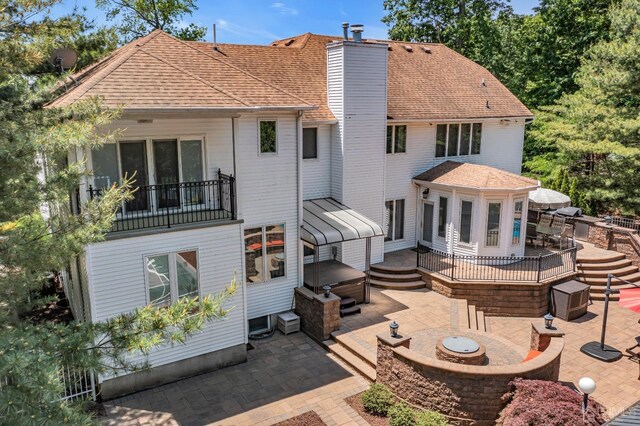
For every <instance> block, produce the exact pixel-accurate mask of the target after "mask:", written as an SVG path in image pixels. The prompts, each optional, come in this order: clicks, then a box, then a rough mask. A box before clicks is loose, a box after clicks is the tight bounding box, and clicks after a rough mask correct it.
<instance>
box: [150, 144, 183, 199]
mask: <svg viewBox="0 0 640 426" xmlns="http://www.w3.org/2000/svg"><path fill="white" fill-rule="evenodd" d="M153 166H154V169H155V178H156V197H157V200H156V201H157V203H158V207H159V208H161V209H163V208H167V207H180V188H179V185H178V182H179V181H180V165H179V163H178V141H177V140H176V139H169V140H154V141H153Z"/></svg>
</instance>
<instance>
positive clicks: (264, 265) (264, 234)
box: [242, 221, 289, 285]
mask: <svg viewBox="0 0 640 426" xmlns="http://www.w3.org/2000/svg"><path fill="white" fill-rule="evenodd" d="M278 225H284V240H283V241H284V251H283V254H284V275H283V276H281V277H276V278H269V279H265V271H266V270H267V256H266V253H267V245H266V244H267V226H278ZM251 228H261V229H262V253H263V256H262V271H263V272H262V281H249V277H248V276H247V265H246V253H245V251H246V250H247V246H246V241H245V235H244V231H245V230H246V229H251ZM287 245H288V244H287V222H285V221H282V222H275V223H274V222H271V223H266V224H262V225H251V226H245V227H244V228H242V255H243V256H245V257H244V259H243V263H245V266H244V280H245V283H246V284H248V285H249V284H264V283H267V282H272V281H278V280H283V279H286V278H287V268H288V267H289V262H288V260H287V258H288V256H287Z"/></svg>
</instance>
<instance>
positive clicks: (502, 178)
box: [413, 161, 540, 191]
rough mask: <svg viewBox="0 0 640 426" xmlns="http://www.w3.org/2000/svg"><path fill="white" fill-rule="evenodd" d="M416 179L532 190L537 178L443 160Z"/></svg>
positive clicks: (481, 188) (468, 186) (483, 188)
mask: <svg viewBox="0 0 640 426" xmlns="http://www.w3.org/2000/svg"><path fill="white" fill-rule="evenodd" d="M413 179H414V180H417V181H423V182H432V183H436V184H440V185H446V186H455V187H459V188H467V189H468V188H471V189H477V190H510V191H511V190H532V189H535V188H537V187H538V186H540V184H539V183H538V181H537V180H534V179H529V178H526V177H524V176H519V175H516V174H514V173H509V172H506V171H504V170H500V169H496V168H494V167H491V166H485V165H482V164H471V163H459V162H457V161H445V162H444V163H442V164H440V165H438V166H435V167H433V168H431V169H429V170H427V171H426V172H424V173H421V174H419V175H418V176H416V177H414V178H413Z"/></svg>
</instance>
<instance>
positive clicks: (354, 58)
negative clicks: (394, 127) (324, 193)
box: [327, 42, 387, 269]
mask: <svg viewBox="0 0 640 426" xmlns="http://www.w3.org/2000/svg"><path fill="white" fill-rule="evenodd" d="M328 58H329V60H328V65H327V66H328V68H327V78H328V81H329V93H328V96H329V106H330V107H331V108H332V111H333V113H334V115H335V116H336V118H337V119H338V125H337V126H336V128H337V131H336V132H335V133H334V134H335V135H336V137H338V138H339V137H340V136H341V137H342V140H341V141H339V140H336V141H334V143H333V149H334V152H333V155H332V161H333V162H340V161H341V162H342V163H341V165H339V163H336V164H335V165H334V164H332V172H333V171H334V169H335V170H341V176H338V177H335V178H334V179H339V181H338V182H336V185H335V187H333V188H332V193H334V194H340V193H341V195H342V199H341V200H340V201H342V202H343V203H344V204H346V205H348V206H349V207H351V208H353V209H355V210H357V211H359V212H360V213H362V214H364V215H365V216H367V217H369V218H370V219H372V220H374V221H375V222H377V223H380V224H382V223H383V222H384V164H385V137H386V117H387V92H386V90H387V84H386V83H387V47H386V45H373V44H362V43H349V42H343V43H338V44H335V45H333V46H330V47H329V48H328ZM340 78H342V81H341V82H340ZM340 83H341V84H340ZM340 87H342V92H340ZM340 142H341V143H340ZM338 150H340V151H338ZM383 249H384V246H383V239H382V238H374V239H373V240H372V256H371V261H372V263H377V262H381V261H382V260H383ZM339 255H340V259H341V260H342V261H343V262H345V263H347V264H349V265H351V266H353V267H355V268H359V269H363V268H364V266H365V241H364V240H359V241H352V242H346V243H343V244H342V250H340V251H339Z"/></svg>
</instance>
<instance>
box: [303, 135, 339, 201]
mask: <svg viewBox="0 0 640 426" xmlns="http://www.w3.org/2000/svg"><path fill="white" fill-rule="evenodd" d="M332 127H333V126H331V125H329V124H321V125H319V126H317V128H318V158H309V159H306V160H302V180H303V186H302V187H303V193H302V198H303V199H304V200H312V199H314V198H326V197H330V196H331V132H332V131H333V130H332Z"/></svg>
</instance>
